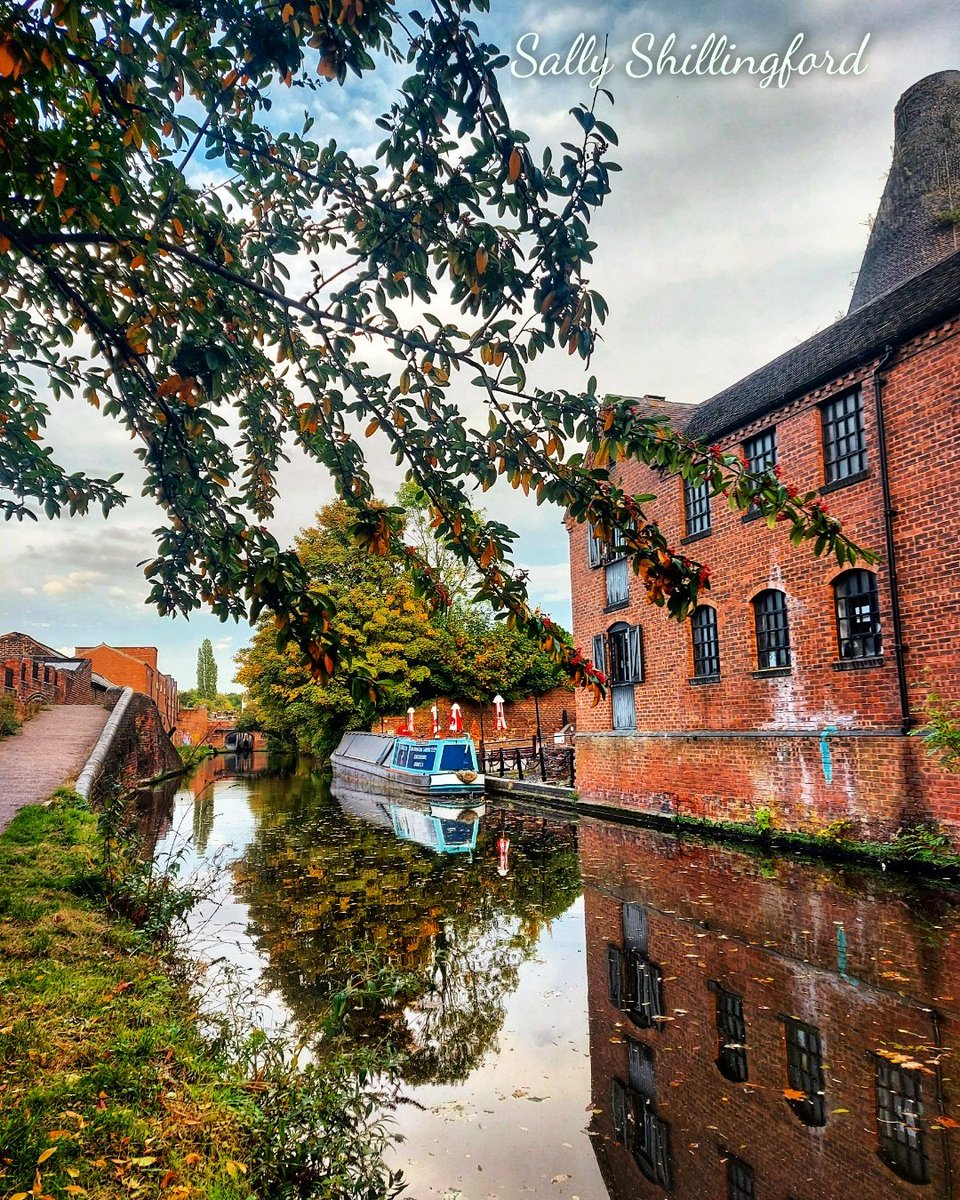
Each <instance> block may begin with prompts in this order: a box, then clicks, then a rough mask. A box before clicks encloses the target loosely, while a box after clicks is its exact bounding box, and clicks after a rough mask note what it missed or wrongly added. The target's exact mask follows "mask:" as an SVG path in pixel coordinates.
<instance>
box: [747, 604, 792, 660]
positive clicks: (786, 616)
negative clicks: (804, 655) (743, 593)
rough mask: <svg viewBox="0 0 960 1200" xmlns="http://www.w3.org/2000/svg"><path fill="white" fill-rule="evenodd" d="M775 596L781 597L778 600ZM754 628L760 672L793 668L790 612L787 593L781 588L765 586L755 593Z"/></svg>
mask: <svg viewBox="0 0 960 1200" xmlns="http://www.w3.org/2000/svg"><path fill="white" fill-rule="evenodd" d="M773 597H778V599H777V600H776V601H774V600H773ZM752 604H753V617H754V628H755V632H756V641H757V669H758V670H759V671H781V670H782V671H789V670H791V669H792V667H793V654H792V651H791V647H790V613H789V609H788V607H787V594H786V592H784V591H781V590H780V589H779V588H764V590H763V591H762V592H759V593H758V594H757V595H756V596H754V598H753V601H752Z"/></svg>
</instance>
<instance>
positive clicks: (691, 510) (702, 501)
mask: <svg viewBox="0 0 960 1200" xmlns="http://www.w3.org/2000/svg"><path fill="white" fill-rule="evenodd" d="M683 526H684V533H685V536H686V537H688V538H694V537H704V536H706V534H708V533H709V532H710V530H711V528H712V527H713V518H712V514H711V512H710V484H709V482H708V481H707V480H706V479H704V480H702V481H701V482H700V483H693V482H691V481H690V480H689V479H685V480H684V481H683Z"/></svg>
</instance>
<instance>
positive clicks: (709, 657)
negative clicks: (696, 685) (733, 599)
mask: <svg viewBox="0 0 960 1200" xmlns="http://www.w3.org/2000/svg"><path fill="white" fill-rule="evenodd" d="M690 636H691V637H692V639H693V677H694V679H708V678H710V677H711V676H714V675H719V674H720V639H719V637H718V634H717V610H716V609H715V608H711V607H710V606H709V604H701V605H698V607H697V608H695V609H694V610H693V616H692V617H691V619H690Z"/></svg>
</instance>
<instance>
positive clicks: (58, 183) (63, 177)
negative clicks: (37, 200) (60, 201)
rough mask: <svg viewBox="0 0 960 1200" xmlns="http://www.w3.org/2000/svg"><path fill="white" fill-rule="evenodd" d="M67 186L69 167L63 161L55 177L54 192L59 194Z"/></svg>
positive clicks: (56, 194)
mask: <svg viewBox="0 0 960 1200" xmlns="http://www.w3.org/2000/svg"><path fill="white" fill-rule="evenodd" d="M66 186H67V168H66V167H65V166H64V165H63V164H62V163H61V164H60V166H59V167H57V173H56V174H55V175H54V177H53V194H54V195H55V196H59V195H60V194H61V193H62V192H63V189H64V188H65V187H66Z"/></svg>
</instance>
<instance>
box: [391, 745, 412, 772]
mask: <svg viewBox="0 0 960 1200" xmlns="http://www.w3.org/2000/svg"><path fill="white" fill-rule="evenodd" d="M409 752H410V746H409V745H408V743H407V742H400V744H399V745H398V746H397V748H396V750H395V751H394V754H393V765H394V766H395V767H405V766H406V765H407V754H408V753H409Z"/></svg>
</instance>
